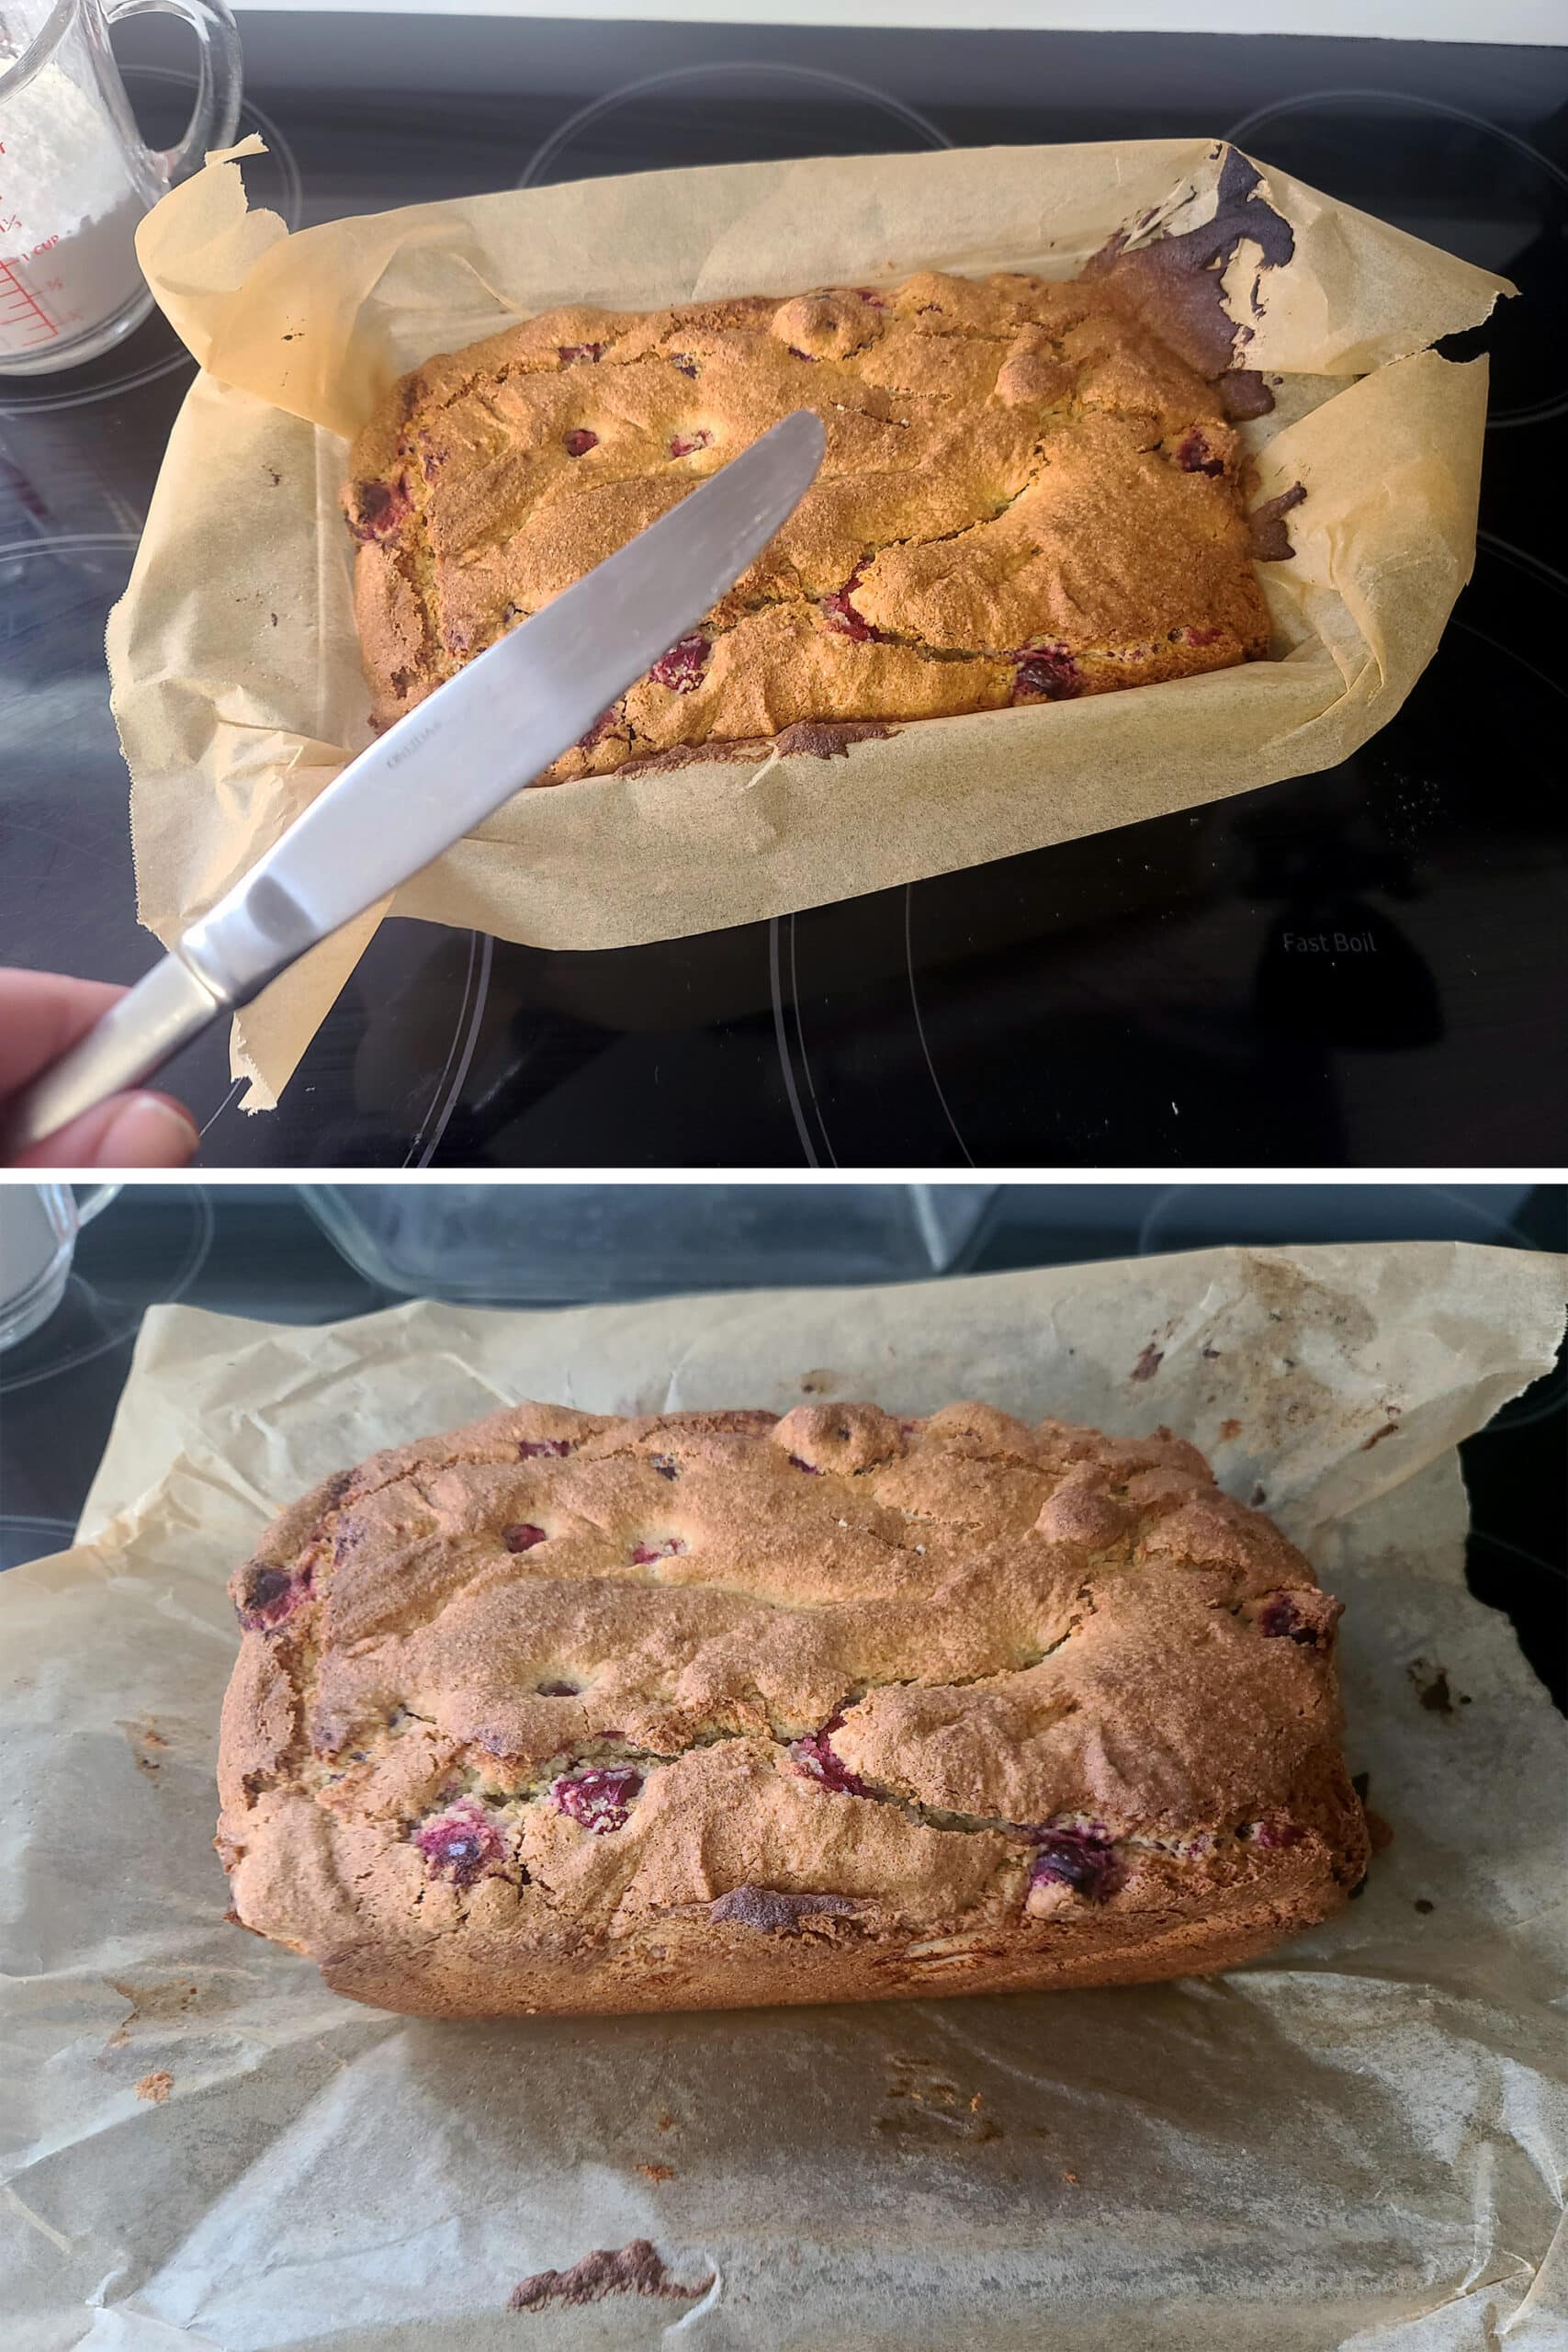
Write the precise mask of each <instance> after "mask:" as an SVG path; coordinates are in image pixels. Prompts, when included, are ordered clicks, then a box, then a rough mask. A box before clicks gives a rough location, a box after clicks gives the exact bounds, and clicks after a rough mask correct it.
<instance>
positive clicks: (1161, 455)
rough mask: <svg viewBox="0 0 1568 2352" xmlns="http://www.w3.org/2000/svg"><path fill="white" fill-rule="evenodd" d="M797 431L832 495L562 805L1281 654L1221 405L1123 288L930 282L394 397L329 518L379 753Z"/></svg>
mask: <svg viewBox="0 0 1568 2352" xmlns="http://www.w3.org/2000/svg"><path fill="white" fill-rule="evenodd" d="M1265 397H1266V395H1265ZM1233 405H1234V402H1233ZM801 407H808V408H812V409H814V410H816V412H817V413H818V415H819V416H820V417H821V419H822V422H823V424H824V425H825V427H826V430H827V436H828V454H827V458H826V460H825V462H824V465H823V468H822V471H821V474H820V476H819V477H818V481H817V483H816V485H815V486H814V488H813V489H812V490H811V491H810V492H808V493H807V496H806V498H805V499H804V500H803V501H802V502H801V504H800V505H799V507H798V508H797V509H796V511H795V514H794V515H792V516H791V518H790V520H789V522H788V523H787V524H786V525H785V526H784V529H783V530H782V531H781V532H780V533H779V534H778V536H777V537H776V538H775V539H774V540H773V543H772V544H771V546H770V547H769V548H767V549H766V551H765V552H764V554H763V555H762V556H761V558H759V560H758V561H757V562H756V563H755V564H754V565H753V566H752V567H751V569H750V571H749V572H748V573H747V574H746V576H745V577H744V578H743V579H742V580H741V581H740V582H738V584H737V586H736V587H735V588H734V589H733V590H732V591H731V593H730V594H728V596H726V597H725V598H724V599H723V600H722V602H721V603H720V604H719V605H717V606H716V607H715V609H714V611H713V612H712V613H711V614H710V615H709V616H707V618H706V620H705V622H704V623H703V625H702V627H701V628H699V629H698V630H697V631H695V632H694V633H693V635H692V636H691V637H689V638H687V639H682V646H681V647H679V648H677V649H676V650H675V651H674V652H673V653H671V654H670V655H667V656H666V657H665V659H664V661H663V662H660V663H658V664H657V665H656V666H655V668H654V670H653V671H652V672H651V673H649V676H648V677H646V678H644V679H642V680H641V681H640V682H639V683H638V684H637V685H635V686H634V687H632V688H631V690H630V692H629V693H628V694H627V695H625V696H624V697H623V698H622V700H621V702H620V703H618V704H617V705H616V706H615V708H614V709H613V710H611V711H609V712H606V713H605V715H604V718H603V720H602V721H601V722H600V723H599V724H598V726H597V727H596V728H594V729H591V730H590V733H589V735H588V736H587V737H585V738H584V739H583V741H582V743H581V744H580V745H579V746H578V747H577V749H576V750H574V751H573V752H569V753H568V754H567V755H566V756H565V757H564V758H563V759H562V760H560V761H558V763H557V764H556V766H555V768H553V769H552V770H551V771H549V775H550V780H552V781H556V782H564V781H568V780H570V779H571V778H574V777H580V776H584V775H606V774H609V773H611V772H613V771H615V770H616V769H619V768H623V767H626V765H628V764H629V763H633V762H642V763H646V762H648V761H649V759H650V758H657V757H658V756H659V755H660V754H666V753H669V752H675V751H679V750H682V749H686V750H691V749H694V748H700V747H710V746H711V747H716V748H717V747H723V746H737V745H741V744H748V745H749V744H752V743H754V742H757V741H761V742H762V743H763V744H764V745H766V744H769V743H771V742H772V741H773V740H774V739H775V738H778V737H780V736H781V735H784V733H785V732H786V730H789V729H799V728H801V727H807V728H816V727H819V726H829V727H835V726H837V725H839V724H840V723H842V722H868V723H870V724H873V725H876V726H881V727H888V726H897V725H898V724H901V723H903V722H906V721H908V720H913V719H919V718H942V717H953V716H957V715H959V714H962V713H964V712H970V711H977V710H995V709H999V708H1002V707H1007V706H1008V705H1010V704H1013V703H1018V702H1034V701H1042V700H1044V701H1054V700H1059V699H1063V698H1066V697H1070V696H1075V695H1086V694H1100V693H1105V692H1109V691H1111V690H1113V689H1115V688H1118V687H1121V686H1126V685H1139V684H1157V683H1158V682H1159V681H1160V680H1162V679H1167V678H1174V677H1181V676H1185V675H1188V674H1190V673H1197V672H1201V671H1206V670H1212V669H1220V668H1226V667H1229V666H1231V665H1233V664H1235V662H1241V661H1245V660H1247V659H1249V658H1252V657H1255V656H1257V655H1259V654H1261V653H1263V652H1264V651H1265V650H1266V649H1267V643H1268V634H1269V629H1268V616H1267V612H1266V608H1265V605H1264V602H1263V596H1262V592H1261V589H1260V587H1259V584H1258V577H1257V574H1256V572H1255V571H1254V569H1253V565H1252V561H1251V557H1250V553H1249V547H1248V539H1247V525H1246V518H1245V515H1244V512H1243V502H1242V494H1241V492H1242V476H1243V471H1244V467H1243V458H1242V452H1241V446H1240V443H1239V441H1238V440H1237V437H1236V435H1235V430H1234V427H1233V426H1232V424H1230V423H1229V422H1228V421H1227V401H1226V396H1225V395H1224V393H1223V392H1222V390H1219V389H1217V388H1216V386H1215V385H1214V384H1213V383H1210V382H1206V381H1205V380H1204V379H1203V378H1202V376H1201V375H1200V374H1199V373H1198V372H1197V371H1196V370H1195V369H1194V368H1191V367H1190V366H1189V365H1188V364H1187V363H1186V362H1185V361H1184V360H1183V359H1180V358H1179V357H1177V356H1176V354H1175V353H1174V352H1173V351H1172V350H1171V349H1169V348H1168V346H1167V345H1165V344H1164V343H1162V342H1160V341H1159V340H1158V339H1157V337H1156V334H1155V333H1154V332H1152V331H1151V328H1150V326H1149V324H1148V322H1147V320H1146V319H1145V318H1141V317H1140V316H1139V315H1138V312H1137V309H1136V307H1135V305H1134V304H1132V303H1130V302H1129V300H1128V299H1127V289H1126V288H1124V287H1123V286H1122V283H1121V280H1120V278H1119V277H1118V276H1117V274H1116V272H1115V271H1114V270H1111V271H1110V272H1109V274H1107V275H1104V276H1101V277H1093V276H1089V277H1082V278H1078V279H1076V280H1073V281H1070V282H1067V283H1052V282H1048V281H1046V280H1044V279H1043V278H1037V277H1026V276H1023V275H1021V274H1017V273H1004V274H999V275H998V276H995V277H988V278H987V279H985V280H984V281H982V282H975V281H972V280H970V279H967V278H962V277H948V276H944V275H942V274H941V273H940V272H937V271H922V272H920V273H919V275H917V276H916V277H911V278H908V279H907V280H906V281H905V282H904V283H903V284H902V285H901V286H898V287H894V288H881V289H875V288H829V289H827V290H825V291H822V292H818V293H816V294H811V295H796V296H794V297H791V298H789V299H787V300H777V299H775V298H773V297H772V296H756V297H748V298H745V299H743V300H736V301H728V302H706V303H688V304H684V305H682V306H680V307H678V308H675V309H671V310H666V311H650V312H647V313H643V312H637V311H600V310H592V309H585V308H570V309H563V310H557V311H547V312H544V313H543V314H541V315H540V316H539V317H537V318H534V319H531V320H529V321H528V322H526V323H525V325H523V326H519V327H515V328H512V329H510V330H509V331H508V332H507V333H505V334H500V335H495V336H492V337H491V338H490V339H489V340H488V341H487V342H484V343H479V344H475V345H472V346H471V347H470V348H469V349H468V350H467V351H461V352H457V353H454V354H450V355H447V356H442V357H439V358H435V359H432V360H429V361H427V362H426V363H425V365H424V366H423V368H416V369H415V370H414V372H413V373H412V375H410V376H407V377H404V378H403V379H401V381H400V382H399V383H398V384H397V385H395V386H394V387H393V390H392V391H391V392H390V393H389V396H388V398H387V400H386V401H384V402H383V404H382V406H381V408H380V409H379V410H378V412H377V413H376V414H375V415H374V416H373V417H372V419H371V420H370V422H369V424H367V426H366V428H365V430H364V431H363V432H362V433H361V435H359V438H358V440H357V442H356V443H355V448H354V452H353V456H352V460H351V473H350V479H349V481H348V483H347V485H346V487H345V490H344V509H345V512H346V514H347V516H348V519H349V524H350V527H351V528H352V529H353V531H354V532H355V537H357V538H358V540H359V541H360V546H359V551H358V557H357V561H356V570H355V606H356V612H357V616H358V622H359V632H360V638H361V642H362V645H363V648H364V653H365V662H366V670H367V676H368V678H369V681H370V684H371V687H372V690H373V695H374V704H375V716H376V718H377V721H378V724H383V725H384V724H386V723H388V722H389V721H390V720H392V719H394V718H400V717H401V716H402V714H403V713H404V712H405V711H408V710H410V709H412V707H414V705H415V704H416V703H418V702H419V701H421V700H422V699H423V696H424V695H427V694H429V693H430V692H431V691H432V690H433V688H434V687H435V686H436V685H438V684H440V683H441V682H442V680H443V679H444V678H446V677H449V676H451V675H452V673H454V672H455V671H456V670H457V669H458V668H459V667H460V666H461V665H462V663H463V662H466V661H468V660H470V659H471V658H472V657H473V655H474V654H476V653H478V652H480V651H482V650H484V648H485V647H486V646H488V645H491V644H492V643H493V642H494V641H495V639H497V638H498V637H500V636H501V635H502V634H503V632H504V631H505V630H506V629H507V628H510V627H512V626H513V625H514V624H515V623H516V622H517V621H519V620H520V619H523V618H525V617H526V616H528V615H530V614H532V613H535V612H537V611H538V610H539V609H540V608H541V606H543V605H546V604H547V603H548V602H549V601H550V599H551V598H552V597H553V596H556V595H558V594H560V592H561V591H562V590H563V589H564V588H566V587H569V586H570V584H571V582H573V581H575V580H577V579H579V578H581V575H582V573H583V572H585V571H589V570H590V569H591V568H592V566H593V565H594V564H596V563H598V562H600V561H602V560H604V557H606V556H607V555H610V554H612V553H613V552H614V551H615V548H618V547H621V546H623V545H624V544H625V542H626V540H627V539H628V538H629V537H631V536H632V535H633V533H634V532H636V531H637V530H640V529H641V528H643V527H644V526H645V525H647V524H649V523H650V522H652V521H654V520H655V519H656V517H657V516H659V515H661V514H663V513H665V512H666V511H667V509H668V508H670V507H671V505H673V504H675V503H677V502H678V501H679V500H680V499H681V498H682V497H683V496H684V495H685V493H686V492H687V491H688V490H690V489H692V488H693V487H694V485H695V484H696V483H697V482H698V481H701V480H702V479H703V478H704V476H705V475H706V474H708V473H711V472H713V471H714V470H715V469H716V468H717V467H718V466H720V465H722V464H724V463H725V462H726V461H727V460H728V458H732V457H734V456H736V455H737V454H738V453H739V450H741V449H742V448H744V447H746V446H747V445H748V444H749V443H750V442H751V441H752V440H754V439H755V438H756V436H757V435H758V434H760V433H761V432H763V431H765V430H766V429H767V427H768V426H770V425H771V424H775V423H777V421H778V420H779V419H780V418H781V417H783V416H785V415H787V414H788V413H790V412H791V411H792V410H793V409H796V408H801ZM1243 408H1244V410H1245V408H1246V402H1245V401H1244V402H1243ZM792 748H805V749H813V748H816V746H814V745H813V744H812V743H811V742H810V741H809V740H807V741H805V742H804V743H803V744H799V745H796V746H793V747H792Z"/></svg>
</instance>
